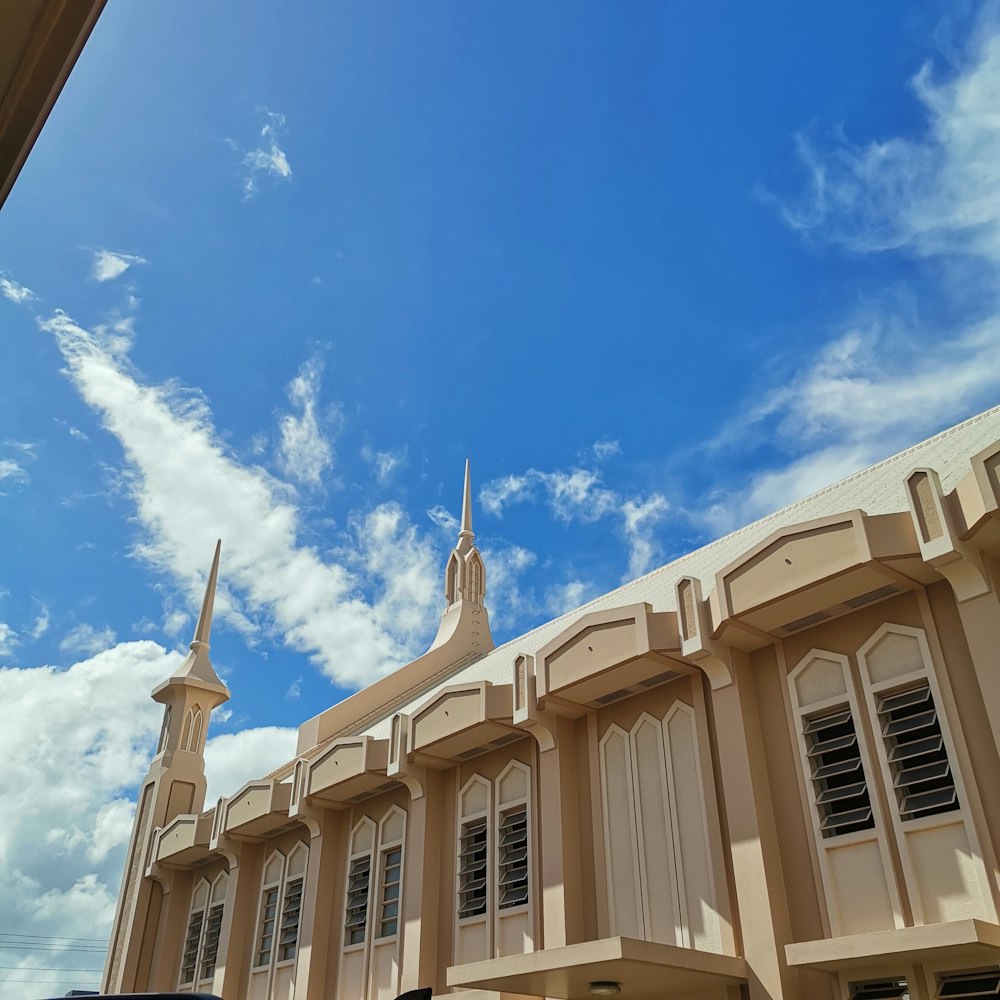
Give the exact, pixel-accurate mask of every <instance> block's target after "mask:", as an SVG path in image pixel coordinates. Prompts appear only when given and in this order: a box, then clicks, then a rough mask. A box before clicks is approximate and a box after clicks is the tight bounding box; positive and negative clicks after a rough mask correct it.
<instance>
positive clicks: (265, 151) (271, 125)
mask: <svg viewBox="0 0 1000 1000" xmlns="http://www.w3.org/2000/svg"><path fill="white" fill-rule="evenodd" d="M261 113H262V114H263V115H264V117H265V121H264V124H263V125H262V126H261V129H260V142H259V144H258V145H257V146H256V147H255V148H254V149H251V150H250V151H249V152H247V153H246V154H244V157H243V165H244V167H246V168H247V173H246V174H244V177H243V196H244V198H252V197H253V196H254V195H255V194H256V193H257V189H258V188H257V175H258V174H262V173H263V174H266V175H268V176H271V177H276V178H279V179H281V180H286V181H290V180H291V179H292V166H291V164H290V163H289V162H288V156H287V155H286V154H285V151H284V150H283V149H282V148H281V146H279V145H278V137H279V135H280V134H281V132H282V131H284V127H285V116H284V115H280V114H276V113H275V112H273V111H268V110H267V109H266V108H264V109H261Z"/></svg>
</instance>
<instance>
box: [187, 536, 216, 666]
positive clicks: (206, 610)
mask: <svg viewBox="0 0 1000 1000" xmlns="http://www.w3.org/2000/svg"><path fill="white" fill-rule="evenodd" d="M221 551H222V539H221V538H220V539H219V540H218V541H217V542H216V543H215V558H214V559H213V560H212V569H211V570H210V571H209V574H208V584H207V585H206V587H205V600H204V601H202V604H201V614H200V615H199V617H198V627H197V628H196V629H195V630H194V641H193V642H192V643H191V648H192V649H194V647H195V644H196V643H203V644H204V645H206V646H207V645H208V640H209V637H210V636H211V634H212V613H213V611H214V610H215V585H216V583H217V582H218V579H219V553H220V552H221Z"/></svg>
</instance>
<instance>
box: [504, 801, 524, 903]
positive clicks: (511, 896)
mask: <svg viewBox="0 0 1000 1000" xmlns="http://www.w3.org/2000/svg"><path fill="white" fill-rule="evenodd" d="M498 851H499V859H498V861H499V869H500V879H499V885H500V893H499V895H500V900H499V907H500V909H501V910H505V909H508V908H509V907H511V906H520V905H521V904H522V903H527V901H528V807H527V806H518V807H517V808H515V809H508V810H507V811H506V812H505V813H502V814H501V816H500V829H499V831H498Z"/></svg>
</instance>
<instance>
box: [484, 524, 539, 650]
mask: <svg viewBox="0 0 1000 1000" xmlns="http://www.w3.org/2000/svg"><path fill="white" fill-rule="evenodd" d="M482 555H483V561H484V563H485V564H486V604H487V607H488V608H489V612H490V625H491V627H492V630H493V631H494V634H495V633H496V632H497V630H498V629H499V630H503V629H505V628H515V627H517V626H518V625H520V624H521V623H522V622H523V621H524V620H525V619H527V618H532V617H535V616H537V614H538V612H539V607H538V602H537V601H536V599H535V596H534V588H533V587H531V586H527V585H526V584H525V582H524V576H525V574H526V573H527V571H528V570H529V569H530V568H531V567H532V566H534V565H535V563H537V562H538V556H537V555H536V554H535V553H534V552H532V551H531V549H526V548H525V547H524V546H523V545H506V544H503V543H500V542H493V543H491V544H490V545H488V546H485V547H483V549H482Z"/></svg>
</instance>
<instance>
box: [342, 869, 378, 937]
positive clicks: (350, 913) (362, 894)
mask: <svg viewBox="0 0 1000 1000" xmlns="http://www.w3.org/2000/svg"><path fill="white" fill-rule="evenodd" d="M371 873H372V862H371V858H370V857H365V858H355V859H354V860H353V861H352V862H351V869H350V872H349V874H348V876H347V910H346V913H345V916H344V944H361V943H362V942H363V941H364V939H365V928H366V925H367V923H368V888H369V885H370V883H371Z"/></svg>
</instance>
